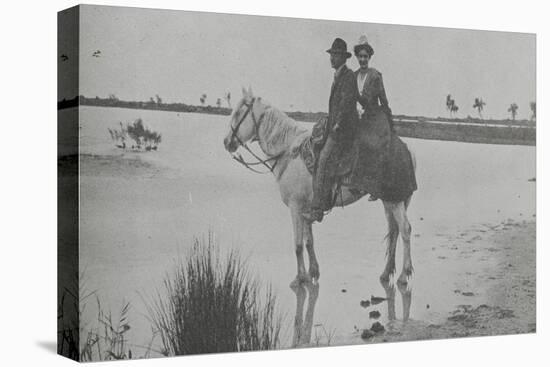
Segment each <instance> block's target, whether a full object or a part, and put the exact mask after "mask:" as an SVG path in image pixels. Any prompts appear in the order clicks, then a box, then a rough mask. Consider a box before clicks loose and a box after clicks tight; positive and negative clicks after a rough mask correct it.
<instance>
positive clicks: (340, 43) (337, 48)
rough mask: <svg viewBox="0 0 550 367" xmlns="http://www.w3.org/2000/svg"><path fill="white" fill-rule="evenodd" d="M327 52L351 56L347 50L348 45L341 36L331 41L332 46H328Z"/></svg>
mask: <svg viewBox="0 0 550 367" xmlns="http://www.w3.org/2000/svg"><path fill="white" fill-rule="evenodd" d="M327 52H328V53H329V54H332V53H335V54H344V55H346V57H347V58H348V59H349V58H350V57H351V53H349V52H348V45H347V44H346V41H344V40H343V39H341V38H336V39H335V40H334V42H332V47H331V48H329V49H328V50H327Z"/></svg>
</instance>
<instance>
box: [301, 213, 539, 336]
mask: <svg viewBox="0 0 550 367" xmlns="http://www.w3.org/2000/svg"><path fill="white" fill-rule="evenodd" d="M535 234H536V224H535V221H534V220H529V221H522V222H515V221H506V222H502V223H500V224H498V225H495V226H492V227H491V226H487V228H486V229H485V228H478V229H472V230H470V231H465V232H462V233H460V234H458V235H457V236H456V237H455V238H453V239H449V241H448V244H447V246H445V247H443V248H440V249H434V251H435V252H437V254H438V257H439V258H440V259H441V261H443V262H446V263H453V264H450V265H451V266H455V265H457V264H458V265H463V266H465V265H466V263H468V266H467V268H468V269H470V270H468V271H463V272H461V274H457V278H456V289H454V290H449V291H450V292H453V293H454V294H456V295H457V296H458V297H462V298H463V300H464V304H461V305H459V306H458V307H456V309H454V310H449V314H448V316H447V318H446V320H444V321H443V322H440V323H426V322H424V321H421V320H414V319H411V318H408V312H409V310H407V306H406V303H407V302H408V304H409V307H410V302H411V297H412V293H413V290H411V289H410V287H407V286H405V287H398V286H395V287H394V286H392V285H390V286H389V288H390V290H389V292H387V293H386V295H388V296H389V297H388V298H387V300H386V301H383V302H382V303H381V304H380V305H382V306H383V308H385V309H387V312H388V314H389V315H392V316H393V317H392V316H390V317H389V318H390V321H389V322H388V323H387V324H386V325H385V330H384V331H381V332H378V333H376V332H365V331H364V329H358V330H357V331H356V332H354V333H352V334H351V335H349V337H348V338H343V339H341V340H336V341H335V342H334V343H333V345H337V344H342V345H345V344H357V343H358V342H359V340H361V342H363V343H379V342H397V341H407V340H422V339H443V338H455V337H470V336H490V335H505V334H521V333H532V332H535V331H536V279H535V274H536V269H535V265H536V261H535V243H536V241H535ZM472 268H473V269H477V270H472ZM395 288H397V291H396V289H395ZM470 299H471V300H472V301H470ZM395 302H403V314H401V315H397V317H396V315H395ZM358 307H359V305H358ZM425 307H427V308H429V307H430V305H429V304H426V305H425ZM378 308H380V307H378ZM373 309H374V307H372V306H371V307H368V308H367V310H370V311H371V312H372V310H373ZM392 318H394V320H391V319H392ZM375 322H376V321H375V320H373V321H372V323H373V324H374V323H375ZM367 329H369V327H367ZM326 344H327V343H326V340H325V343H323V342H321V344H320V345H326ZM314 345H315V344H313V345H312V344H310V346H314Z"/></svg>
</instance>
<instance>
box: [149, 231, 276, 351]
mask: <svg viewBox="0 0 550 367" xmlns="http://www.w3.org/2000/svg"><path fill="white" fill-rule="evenodd" d="M149 314H150V316H151V320H152V323H153V325H154V327H155V328H156V329H157V330H156V332H158V334H159V335H160V338H161V342H162V345H163V348H164V350H163V354H165V355H186V354H198V353H222V352H237V351H252V350H267V349H276V348H278V346H279V333H280V330H281V317H280V316H279V315H278V313H277V312H276V297H275V296H274V294H273V292H272V289H271V286H269V287H267V290H266V291H265V292H262V291H261V287H260V285H259V282H258V281H257V280H255V279H253V278H251V277H250V276H249V273H248V271H247V267H246V264H245V263H244V262H243V261H241V259H240V257H239V255H238V253H236V252H235V251H232V252H230V253H229V254H228V255H227V256H224V257H223V258H222V256H221V255H220V251H219V250H218V249H217V248H216V246H215V244H214V240H213V236H212V235H211V234H210V235H209V236H208V239H207V240H199V239H195V242H194V246H193V248H192V251H191V253H190V256H189V257H188V258H187V260H185V261H180V262H179V263H178V264H177V265H176V267H175V269H174V271H173V272H172V273H171V274H169V275H168V276H167V277H166V278H165V281H164V294H161V293H160V292H159V293H158V294H157V297H156V298H155V299H154V301H153V302H152V304H150V305H149Z"/></svg>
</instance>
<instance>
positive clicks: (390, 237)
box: [380, 202, 399, 282]
mask: <svg viewBox="0 0 550 367" xmlns="http://www.w3.org/2000/svg"><path fill="white" fill-rule="evenodd" d="M394 206H395V204H393V203H389V202H384V212H385V214H386V221H387V222H388V234H387V235H386V241H387V246H388V247H387V249H386V267H385V268H384V271H383V272H382V275H380V281H382V282H387V281H389V280H390V276H391V275H393V274H394V273H395V248H396V246H397V238H398V237H399V227H398V225H397V222H396V220H395V218H394V215H393V211H394V208H393V207H394Z"/></svg>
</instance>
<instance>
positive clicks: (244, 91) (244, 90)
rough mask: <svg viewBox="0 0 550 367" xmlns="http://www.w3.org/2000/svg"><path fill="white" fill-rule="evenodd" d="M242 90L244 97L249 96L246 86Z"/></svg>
mask: <svg viewBox="0 0 550 367" xmlns="http://www.w3.org/2000/svg"><path fill="white" fill-rule="evenodd" d="M242 91H243V97H245V98H246V97H247V96H248V93H247V91H246V89H244V87H242Z"/></svg>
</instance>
